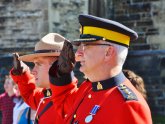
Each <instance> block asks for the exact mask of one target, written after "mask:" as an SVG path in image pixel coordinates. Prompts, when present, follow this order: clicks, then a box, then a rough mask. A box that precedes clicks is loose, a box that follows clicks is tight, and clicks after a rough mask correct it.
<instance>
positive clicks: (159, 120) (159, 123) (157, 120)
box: [152, 115, 165, 124]
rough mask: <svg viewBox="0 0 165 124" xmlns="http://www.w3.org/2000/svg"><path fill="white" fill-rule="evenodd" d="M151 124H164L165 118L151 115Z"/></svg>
mask: <svg viewBox="0 0 165 124" xmlns="http://www.w3.org/2000/svg"><path fill="white" fill-rule="evenodd" d="M152 119H153V124H165V116H163V115H153V116H152Z"/></svg>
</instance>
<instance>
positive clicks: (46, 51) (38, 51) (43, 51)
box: [34, 50, 60, 53]
mask: <svg viewBox="0 0 165 124" xmlns="http://www.w3.org/2000/svg"><path fill="white" fill-rule="evenodd" d="M54 52H60V50H36V51H34V53H54Z"/></svg>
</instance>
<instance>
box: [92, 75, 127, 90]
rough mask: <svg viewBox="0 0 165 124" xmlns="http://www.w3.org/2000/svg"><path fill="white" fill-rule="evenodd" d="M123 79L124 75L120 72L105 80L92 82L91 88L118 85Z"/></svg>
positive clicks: (106, 87) (105, 87)
mask: <svg viewBox="0 0 165 124" xmlns="http://www.w3.org/2000/svg"><path fill="white" fill-rule="evenodd" d="M125 79H126V77H125V76H124V74H123V72H120V73H119V74H118V75H116V76H114V77H112V78H109V79H107V80H103V81H97V82H92V89H93V91H100V90H106V89H110V88H112V87H115V86H118V85H119V84H121V83H122V82H124V80H125Z"/></svg>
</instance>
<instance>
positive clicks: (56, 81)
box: [50, 74, 78, 118]
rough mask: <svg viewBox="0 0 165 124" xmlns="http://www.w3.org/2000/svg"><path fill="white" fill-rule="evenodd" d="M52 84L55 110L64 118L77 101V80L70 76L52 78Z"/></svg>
mask: <svg viewBox="0 0 165 124" xmlns="http://www.w3.org/2000/svg"><path fill="white" fill-rule="evenodd" d="M50 82H51V84H50V87H51V90H52V99H53V101H54V103H55V108H56V110H57V111H58V113H59V114H60V116H62V118H63V117H64V116H65V114H66V113H68V112H69V111H70V108H71V106H72V105H73V103H74V101H75V98H76V95H77V90H78V88H77V79H76V78H75V77H72V76H71V75H70V74H68V75H64V77H60V78H54V77H50Z"/></svg>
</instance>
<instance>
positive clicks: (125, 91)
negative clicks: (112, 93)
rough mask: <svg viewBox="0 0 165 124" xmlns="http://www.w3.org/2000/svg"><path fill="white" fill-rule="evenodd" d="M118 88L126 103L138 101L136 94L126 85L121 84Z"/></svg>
mask: <svg viewBox="0 0 165 124" xmlns="http://www.w3.org/2000/svg"><path fill="white" fill-rule="evenodd" d="M117 88H118V90H119V91H120V93H121V94H122V96H123V97H124V99H125V100H126V101H127V100H138V99H137V96H136V94H135V93H134V92H133V91H132V90H131V89H130V88H128V87H127V86H126V85H124V84H119V85H118V86H117Z"/></svg>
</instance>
